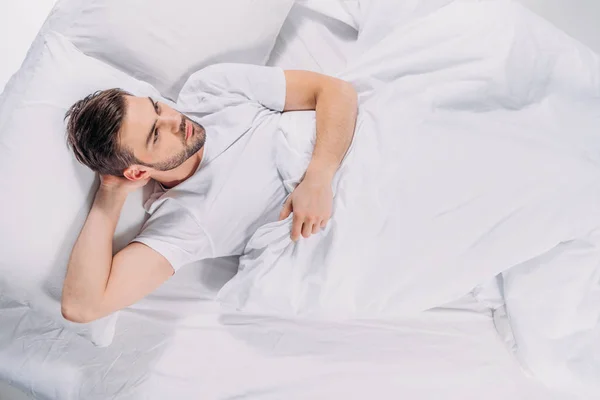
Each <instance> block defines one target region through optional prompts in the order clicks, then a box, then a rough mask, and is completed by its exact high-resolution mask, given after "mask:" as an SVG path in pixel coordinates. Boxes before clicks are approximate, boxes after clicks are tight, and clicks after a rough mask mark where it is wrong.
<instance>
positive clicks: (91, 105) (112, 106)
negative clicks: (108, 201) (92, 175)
mask: <svg viewBox="0 0 600 400" xmlns="http://www.w3.org/2000/svg"><path fill="white" fill-rule="evenodd" d="M130 95H131V94H130V93H128V92H126V91H124V90H121V89H108V90H101V91H97V92H95V93H92V94H90V95H89V96H87V97H85V98H84V99H82V100H79V101H78V102H77V103H75V104H73V106H71V108H70V109H69V111H67V113H66V114H65V120H67V119H68V120H69V121H68V123H67V145H68V146H69V147H70V148H71V149H72V150H73V152H74V153H75V158H77V161H79V162H80V163H82V164H84V165H86V166H88V167H89V168H91V169H92V170H93V171H95V172H98V173H100V174H107V175H115V176H123V170H125V169H126V168H127V167H129V166H130V165H132V164H134V163H135V157H134V155H133V152H132V151H131V150H130V149H127V148H122V147H121V146H120V145H119V131H120V130H121V125H122V124H123V120H124V118H125V113H126V103H125V96H130Z"/></svg>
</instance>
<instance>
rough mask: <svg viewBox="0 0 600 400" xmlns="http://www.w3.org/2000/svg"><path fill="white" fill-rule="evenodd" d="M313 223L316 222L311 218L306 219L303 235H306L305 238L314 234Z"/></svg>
mask: <svg viewBox="0 0 600 400" xmlns="http://www.w3.org/2000/svg"><path fill="white" fill-rule="evenodd" d="M313 225H314V224H313V223H312V222H310V221H309V220H305V221H304V225H302V236H304V237H305V238H309V237H310V235H311V234H312V230H313Z"/></svg>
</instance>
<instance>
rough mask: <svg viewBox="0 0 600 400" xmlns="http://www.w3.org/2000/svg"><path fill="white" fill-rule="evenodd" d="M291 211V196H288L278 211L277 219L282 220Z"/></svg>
mask: <svg viewBox="0 0 600 400" xmlns="http://www.w3.org/2000/svg"><path fill="white" fill-rule="evenodd" d="M291 213H292V196H290V197H288V198H287V200H286V201H285V203H283V209H282V210H281V213H279V220H280V221H281V220H284V219H286V218H287V217H289V216H290V214H291Z"/></svg>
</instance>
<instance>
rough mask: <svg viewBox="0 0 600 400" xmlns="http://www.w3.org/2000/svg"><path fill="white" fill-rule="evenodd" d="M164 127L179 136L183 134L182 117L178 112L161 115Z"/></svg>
mask: <svg viewBox="0 0 600 400" xmlns="http://www.w3.org/2000/svg"><path fill="white" fill-rule="evenodd" d="M161 117H162V118H161V119H162V121H161V122H162V125H163V126H164V127H165V129H167V130H168V132H171V133H173V134H179V133H180V132H181V124H182V119H183V118H182V116H181V114H179V113H178V112H169V113H163V115H161Z"/></svg>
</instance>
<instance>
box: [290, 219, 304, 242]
mask: <svg viewBox="0 0 600 400" xmlns="http://www.w3.org/2000/svg"><path fill="white" fill-rule="evenodd" d="M303 222H304V218H300V217H296V216H294V222H293V225H292V240H293V241H294V242H295V241H296V240H298V239H300V233H302V223H303Z"/></svg>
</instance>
